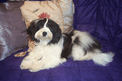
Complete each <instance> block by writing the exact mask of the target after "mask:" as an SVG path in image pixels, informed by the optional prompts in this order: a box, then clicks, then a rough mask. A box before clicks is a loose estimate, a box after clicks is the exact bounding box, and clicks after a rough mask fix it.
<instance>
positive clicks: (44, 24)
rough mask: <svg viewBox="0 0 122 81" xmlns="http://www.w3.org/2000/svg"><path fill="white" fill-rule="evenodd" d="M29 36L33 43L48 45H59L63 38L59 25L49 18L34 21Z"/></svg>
mask: <svg viewBox="0 0 122 81" xmlns="http://www.w3.org/2000/svg"><path fill="white" fill-rule="evenodd" d="M27 34H28V35H29V37H30V39H31V40H32V41H36V42H40V43H46V44H55V43H58V41H59V40H60V38H61V36H62V34H61V29H60V28H59V25H58V24H57V23H55V22H54V21H53V20H50V19H48V18H45V19H43V20H41V19H37V20H34V21H32V22H31V24H30V26H29V28H28V29H27Z"/></svg>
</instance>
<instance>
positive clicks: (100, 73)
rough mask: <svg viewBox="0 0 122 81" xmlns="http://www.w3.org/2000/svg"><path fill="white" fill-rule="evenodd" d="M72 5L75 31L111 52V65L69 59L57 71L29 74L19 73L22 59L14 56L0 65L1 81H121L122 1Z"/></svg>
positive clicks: (81, 1)
mask: <svg viewBox="0 0 122 81" xmlns="http://www.w3.org/2000/svg"><path fill="white" fill-rule="evenodd" d="M73 1H74V5H75V14H74V22H73V24H74V29H76V30H80V31H86V32H89V33H90V34H91V35H92V36H94V37H95V38H96V39H97V40H98V41H99V42H100V44H101V46H102V51H103V52H110V51H111V52H114V53H115V56H114V60H113V62H111V63H110V64H108V66H99V65H95V64H94V62H93V61H92V60H89V61H73V59H72V58H70V59H68V61H67V62H66V63H63V64H61V65H60V66H58V67H56V68H52V69H48V70H41V71H39V72H34V73H31V72H29V70H21V69H20V63H21V61H22V59H23V58H24V57H18V58H16V57H14V54H15V53H14V54H12V55H11V56H10V57H8V58H6V59H5V60H3V61H0V81H122V1H121V0H73ZM27 49H28V48H26V49H23V50H21V51H26V50H27Z"/></svg>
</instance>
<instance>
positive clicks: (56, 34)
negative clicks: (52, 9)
mask: <svg viewBox="0 0 122 81" xmlns="http://www.w3.org/2000/svg"><path fill="white" fill-rule="evenodd" d="M47 26H48V27H49V29H50V30H51V32H52V34H53V38H52V40H51V41H50V42H49V43H48V44H51V43H52V44H55V43H58V42H59V40H60V38H61V37H62V32H61V29H60V27H59V25H58V24H57V23H55V22H54V21H52V20H49V21H48V23H47Z"/></svg>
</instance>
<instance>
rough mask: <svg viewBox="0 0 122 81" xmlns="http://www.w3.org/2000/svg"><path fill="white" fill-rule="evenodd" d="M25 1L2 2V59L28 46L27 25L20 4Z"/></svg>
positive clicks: (0, 25) (0, 9)
mask: <svg viewBox="0 0 122 81" xmlns="http://www.w3.org/2000/svg"><path fill="white" fill-rule="evenodd" d="M22 4H23V3H20V2H19V3H18V2H13V3H12V2H5V3H0V61H1V60H4V59H5V58H6V57H8V56H10V55H11V54H12V53H14V52H17V51H18V50H21V49H23V48H25V47H27V42H28V39H27V34H26V32H24V31H25V30H26V25H25V23H24V22H23V20H22V15H21V11H20V9H19V8H20V6H21V5H22Z"/></svg>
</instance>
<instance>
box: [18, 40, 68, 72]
mask: <svg viewBox="0 0 122 81" xmlns="http://www.w3.org/2000/svg"><path fill="white" fill-rule="evenodd" d="M62 45H63V38H61V39H60V41H59V43H58V44H55V45H54V44H51V45H48V46H47V45H44V44H43V45H42V44H38V45H37V46H36V47H35V48H34V49H33V50H32V51H31V52H30V54H29V55H28V56H27V57H25V58H24V60H23V61H22V63H21V66H20V67H21V69H29V70H30V71H31V72H36V71H39V70H42V69H49V68H54V67H56V66H58V65H59V64H62V63H63V62H66V59H65V58H63V59H62V58H61V55H60V54H61V52H62V48H63V46H62Z"/></svg>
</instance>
